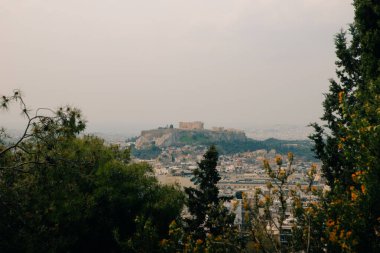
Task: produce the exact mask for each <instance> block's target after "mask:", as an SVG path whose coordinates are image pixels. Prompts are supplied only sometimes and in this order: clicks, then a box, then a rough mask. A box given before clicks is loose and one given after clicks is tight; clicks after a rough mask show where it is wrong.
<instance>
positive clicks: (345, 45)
mask: <svg viewBox="0 0 380 253" xmlns="http://www.w3.org/2000/svg"><path fill="white" fill-rule="evenodd" d="M353 5H354V7H355V20H354V22H353V24H351V25H350V28H349V31H348V32H349V36H347V34H346V32H344V31H341V32H340V33H339V34H338V35H337V36H336V39H335V45H336V55H337V57H338V60H337V61H336V65H337V71H336V73H337V77H338V79H339V81H335V80H331V81H330V83H331V84H330V90H329V92H328V93H327V94H326V98H325V101H324V103H323V106H324V115H323V117H322V120H324V121H325V122H326V125H325V126H324V127H322V126H319V125H317V124H313V126H314V128H315V130H316V131H315V133H314V134H313V135H312V136H311V139H312V140H314V143H315V146H314V150H315V152H316V155H317V157H318V158H319V159H321V160H322V163H323V167H322V169H323V172H324V176H325V177H326V179H327V183H328V185H329V186H330V187H331V191H330V193H329V194H327V198H326V203H325V206H326V209H325V211H326V222H325V223H326V231H325V232H326V241H327V242H328V244H327V245H328V248H329V250H330V251H331V250H335V251H337V252H340V251H353V252H379V251H380V241H379V232H380V191H379V190H378V185H379V183H380V127H379V126H380V2H379V1H377V0H355V1H354V3H353ZM348 38H350V40H348ZM326 130H327V131H326ZM354 217H355V219H353V218H354Z"/></svg>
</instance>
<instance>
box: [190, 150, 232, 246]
mask: <svg viewBox="0 0 380 253" xmlns="http://www.w3.org/2000/svg"><path fill="white" fill-rule="evenodd" d="M217 163H218V152H217V150H216V147H215V146H211V147H210V148H209V149H208V150H207V152H206V153H205V154H204V156H203V159H202V160H201V161H200V162H199V163H198V168H197V169H196V170H195V171H194V177H193V178H192V181H193V182H194V184H195V185H196V186H197V188H192V187H189V188H185V193H186V194H187V195H188V200H187V206H188V209H189V212H190V214H191V215H192V216H193V217H192V218H190V219H186V224H187V227H186V228H185V230H187V231H188V233H189V234H191V236H192V237H193V238H194V239H200V240H202V241H205V237H206V232H207V233H210V234H211V235H213V236H217V235H220V234H223V232H224V229H223V228H228V227H231V226H232V225H233V221H234V216H233V215H231V214H229V213H228V211H227V210H226V208H225V207H223V206H222V203H223V200H222V199H220V198H219V196H218V194H219V189H218V187H217V183H218V181H219V180H220V176H219V173H218V171H217V170H216V166H217Z"/></svg>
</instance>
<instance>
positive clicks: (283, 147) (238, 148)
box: [132, 128, 314, 160]
mask: <svg viewBox="0 0 380 253" xmlns="http://www.w3.org/2000/svg"><path fill="white" fill-rule="evenodd" d="M212 144H215V145H216V146H217V147H218V150H219V151H220V153H221V154H235V153H241V152H247V151H255V150H259V149H265V150H268V151H269V150H272V149H274V150H276V151H277V152H278V153H281V154H286V153H288V152H293V153H294V154H295V155H296V156H298V157H304V158H306V159H309V160H312V159H314V154H313V152H312V151H311V148H312V143H311V142H310V141H309V140H278V139H274V138H270V139H267V140H254V139H251V138H247V137H246V135H245V134H244V132H239V131H211V130H182V129H174V128H162V129H155V130H147V131H142V133H141V136H140V137H139V138H138V139H137V140H136V147H135V148H134V149H133V151H132V152H133V154H134V155H135V156H136V157H140V158H143V159H146V158H150V159H151V158H154V157H157V156H158V155H159V153H160V149H161V148H164V147H169V146H174V147H181V146H184V145H190V146H198V145H203V146H209V145H212Z"/></svg>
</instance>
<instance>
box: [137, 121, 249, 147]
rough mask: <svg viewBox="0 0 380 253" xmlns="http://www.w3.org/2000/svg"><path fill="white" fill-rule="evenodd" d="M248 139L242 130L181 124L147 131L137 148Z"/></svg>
mask: <svg viewBox="0 0 380 253" xmlns="http://www.w3.org/2000/svg"><path fill="white" fill-rule="evenodd" d="M245 140H247V137H246V135H245V133H244V132H243V131H241V130H236V129H225V128H223V127H213V128H212V129H204V124H203V122H200V121H195V122H179V128H174V127H173V126H170V127H164V128H158V129H153V130H145V131H142V132H141V135H140V137H139V138H138V139H137V141H136V148H138V149H142V148H147V147H150V146H152V145H155V146H157V147H168V146H175V145H179V146H181V145H186V144H209V143H212V142H221V141H225V142H229V141H245Z"/></svg>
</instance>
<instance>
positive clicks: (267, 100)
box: [0, 0, 353, 132]
mask: <svg viewBox="0 0 380 253" xmlns="http://www.w3.org/2000/svg"><path fill="white" fill-rule="evenodd" d="M352 19H353V7H352V6H351V1H348V0H150V1H148V0H133V1H132V0H0V94H10V93H11V92H12V90H13V89H15V88H18V89H21V90H22V91H23V92H24V95H25V99H26V101H27V103H28V104H29V105H30V107H32V108H37V107H41V106H42V107H52V108H56V107H58V106H60V105H66V104H69V105H74V106H76V107H79V108H80V109H81V110H82V111H83V113H84V115H86V119H87V120H88V126H89V130H90V131H117V132H128V131H130V130H131V129H138V128H150V127H156V126H160V125H166V124H170V123H173V124H176V123H177V122H178V121H192V120H201V121H204V122H205V123H206V126H208V127H211V126H213V125H222V126H228V127H236V128H244V127H248V126H255V125H271V124H295V125H306V124H308V123H309V122H311V121H316V120H318V118H319V117H320V116H321V114H322V106H321V102H322V100H323V94H322V93H323V92H326V91H327V88H328V85H329V83H328V79H329V78H331V77H334V61H335V54H334V44H333V36H334V34H335V33H336V32H338V31H339V29H341V28H347V24H348V23H350V22H351V21H352ZM15 109H16V108H14V110H13V111H15ZM10 115H11V114H9V113H8V114H7V113H1V114H0V125H7V124H8V125H11V126H12V124H14V123H13V122H16V121H15V119H14V116H15V115H13V116H12V117H11V116H10Z"/></svg>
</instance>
